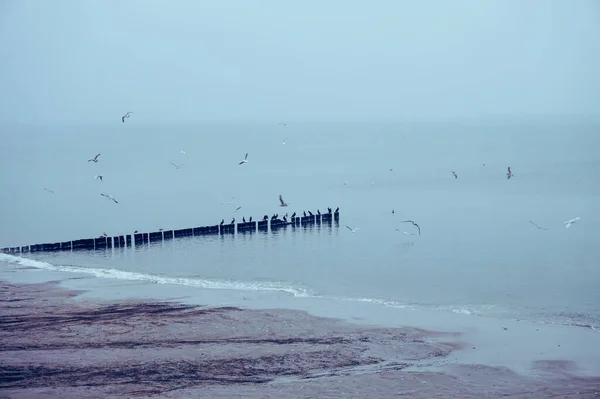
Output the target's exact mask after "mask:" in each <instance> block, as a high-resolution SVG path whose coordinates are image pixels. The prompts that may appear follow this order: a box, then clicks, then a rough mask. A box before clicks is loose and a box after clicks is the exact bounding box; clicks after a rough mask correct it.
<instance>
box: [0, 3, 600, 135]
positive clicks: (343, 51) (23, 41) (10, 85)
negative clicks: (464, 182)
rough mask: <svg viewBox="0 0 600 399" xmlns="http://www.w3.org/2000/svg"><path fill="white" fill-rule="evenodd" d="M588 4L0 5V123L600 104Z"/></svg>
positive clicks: (518, 111) (441, 112) (541, 109)
mask: <svg viewBox="0 0 600 399" xmlns="http://www.w3.org/2000/svg"><path fill="white" fill-rule="evenodd" d="M599 38H600V2H599V1H596V0H590V1H585V0H563V1H552V0H527V1H524V0H504V1H493V0H486V1H481V0H472V1H447V0H440V1H422V0H419V1H417V0H414V1H399V0H389V1H384V0H379V1H373V2H367V1H364V0H363V1H350V0H328V1H313V0H305V1H302V2H292V1H281V0H277V1H276V0H272V1H266V0H264V1H261V0H256V1H248V0H238V1H234V0H219V1H201V0H179V1H166V0H164V1H154V0H128V1H125V0H118V1H117V0H102V1H92V0H90V1H75V0H73V1H61V0H53V1H46V0H39V1H33V0H3V1H1V2H0V59H1V60H2V61H1V62H0V92H1V93H2V95H1V96H0V123H11V122H17V121H21V122H23V121H25V122H31V123H53V122H73V123H85V122H89V123H104V122H106V123H112V122H113V121H114V120H115V118H116V120H118V119H119V117H120V116H121V115H122V114H123V113H124V112H126V111H134V113H135V117H136V119H138V120H142V119H143V120H144V121H147V122H150V123H156V122H166V123H169V122H171V121H184V122H194V121H215V120H229V121H236V120H238V121H244V120H264V121H280V120H287V121H300V120H353V119H357V118H358V119H365V120H370V119H386V120H394V119H406V118H430V117H431V118H436V117H442V118H444V117H473V116H475V117H480V116H482V115H483V116H485V115H506V114H508V115H524V114H525V115H526V114H561V115H564V114H566V115H569V114H588V115H590V114H592V115H598V114H599V113H600V39H599Z"/></svg>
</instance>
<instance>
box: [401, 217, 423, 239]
mask: <svg viewBox="0 0 600 399" xmlns="http://www.w3.org/2000/svg"><path fill="white" fill-rule="evenodd" d="M402 223H412V224H413V226H416V227H417V229H419V235H421V227H419V225H418V224H416V223H415V222H413V221H412V220H404V221H402Z"/></svg>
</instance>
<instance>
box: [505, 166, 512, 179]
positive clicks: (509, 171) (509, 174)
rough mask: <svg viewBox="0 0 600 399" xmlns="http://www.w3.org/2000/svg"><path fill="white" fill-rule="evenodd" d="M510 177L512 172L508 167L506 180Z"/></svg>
mask: <svg viewBox="0 0 600 399" xmlns="http://www.w3.org/2000/svg"><path fill="white" fill-rule="evenodd" d="M511 177H512V171H511V170H510V166H509V167H508V172H506V178H507V179H510V178H511Z"/></svg>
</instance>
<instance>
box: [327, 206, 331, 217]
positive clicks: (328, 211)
mask: <svg viewBox="0 0 600 399" xmlns="http://www.w3.org/2000/svg"><path fill="white" fill-rule="evenodd" d="M327 213H328V214H330V215H331V208H330V207H327Z"/></svg>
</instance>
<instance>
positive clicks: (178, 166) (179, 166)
mask: <svg viewBox="0 0 600 399" xmlns="http://www.w3.org/2000/svg"><path fill="white" fill-rule="evenodd" d="M169 163H170V164H171V165H173V166H175V167H176V168H177V169H179V168H181V167H182V166H183V165H185V164H184V163H182V164H181V165H177V164H174V163H173V162H169Z"/></svg>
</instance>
